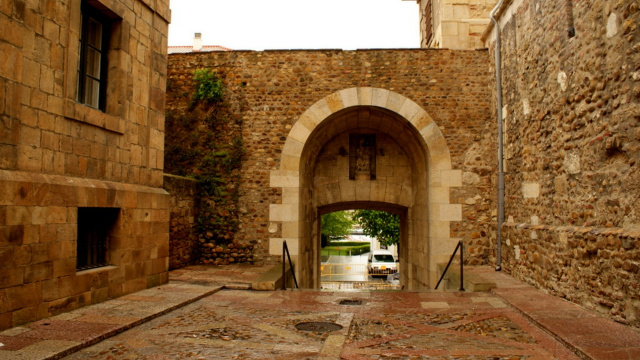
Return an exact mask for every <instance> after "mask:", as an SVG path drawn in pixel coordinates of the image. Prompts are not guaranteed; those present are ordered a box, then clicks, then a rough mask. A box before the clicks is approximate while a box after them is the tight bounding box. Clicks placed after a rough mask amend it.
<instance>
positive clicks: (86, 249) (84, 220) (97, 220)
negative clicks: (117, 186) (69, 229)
mask: <svg viewBox="0 0 640 360" xmlns="http://www.w3.org/2000/svg"><path fill="white" fill-rule="evenodd" d="M119 217H120V208H105V207H79V208H78V223H77V238H76V241H77V244H76V271H85V270H91V269H96V268H101V267H105V266H109V265H110V256H109V251H110V250H111V249H110V244H109V238H110V237H111V236H112V235H113V231H114V229H115V227H116V223H117V222H118V218H119Z"/></svg>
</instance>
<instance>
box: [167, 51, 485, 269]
mask: <svg viewBox="0 0 640 360" xmlns="http://www.w3.org/2000/svg"><path fill="white" fill-rule="evenodd" d="M487 65H488V54H487V52H486V51H459V52H454V51H449V50H428V49H423V50H375V51H374V50H371V51H369V50H367V51H333V50H331V51H328V50H322V51H266V52H253V51H237V52H212V53H202V54H184V55H177V54H174V55H170V56H169V68H168V73H169V81H168V83H169V87H168V90H167V94H168V104H167V109H168V111H176V110H180V111H182V110H184V109H187V108H188V106H189V101H190V99H189V96H185V94H190V93H191V92H192V91H193V85H192V74H193V71H194V70H195V69H198V68H211V69H214V71H215V72H216V73H217V74H218V76H219V77H220V78H221V79H222V82H223V84H224V86H225V88H226V92H225V96H226V98H225V102H226V103H228V104H229V105H228V108H227V110H230V113H229V118H230V119H236V118H238V119H241V121H240V122H239V123H240V124H241V125H239V126H240V130H241V134H242V141H243V147H244V150H245V151H246V153H245V156H244V157H243V161H242V169H241V172H240V177H241V182H240V184H239V186H238V189H239V193H240V194H241V195H240V197H239V200H238V205H237V208H238V209H243V211H239V212H238V219H239V221H240V226H239V231H238V232H237V233H235V234H234V236H233V240H236V241H237V243H238V244H240V245H242V244H246V245H247V246H248V245H252V246H254V248H253V253H254V259H253V260H254V261H274V260H276V258H275V257H271V256H270V255H269V239H270V238H275V239H277V238H281V237H283V236H284V235H283V234H282V232H283V229H288V228H290V227H291V224H289V223H282V222H281V219H282V216H285V217H286V218H289V217H291V216H293V217H297V216H298V212H297V210H296V211H295V214H294V215H291V214H290V211H289V210H291V209H294V208H295V209H297V205H298V204H297V203H295V204H293V203H290V202H289V201H290V200H289V199H291V198H293V196H291V195H289V196H285V193H284V192H285V191H290V190H292V189H295V191H298V190H297V186H299V183H298V182H297V181H292V179H297V178H298V176H300V175H301V174H300V175H299V174H298V171H299V170H300V168H301V166H300V161H301V159H300V156H299V155H298V154H299V152H300V151H302V148H301V146H302V144H303V143H302V141H305V140H306V139H308V138H309V136H310V133H311V132H312V131H319V130H317V129H316V127H317V126H318V124H319V122H320V121H321V120H323V119H322V118H321V117H322V116H326V115H327V114H329V113H330V111H332V110H331V109H336V108H339V107H340V105H341V104H342V106H353V105H355V104H358V103H359V101H363V103H367V104H368V103H370V104H372V105H374V106H376V105H378V106H386V107H388V108H393V109H396V110H397V111H398V112H399V113H402V114H404V115H405V116H407V117H409V118H412V117H415V116H416V114H417V113H418V110H419V108H422V109H423V110H424V111H426V113H427V114H428V115H429V117H424V118H419V119H418V118H416V119H413V118H412V119H413V121H415V123H416V124H422V125H424V126H426V125H429V124H431V127H430V128H429V129H430V130H433V129H441V130H442V133H443V135H444V140H445V141H442V143H443V145H446V146H447V147H448V150H449V152H450V154H448V153H445V152H444V151H442V154H440V153H439V154H436V155H437V156H442V158H444V157H445V155H447V156H449V155H450V157H451V162H452V169H453V172H451V173H447V174H448V175H447V176H445V177H446V179H444V178H443V177H441V178H439V181H449V182H451V184H449V183H447V185H448V186H449V185H451V186H458V185H463V186H462V187H459V188H455V190H449V192H450V194H444V195H442V198H443V199H447V200H448V199H449V198H450V199H452V201H451V202H452V203H453V205H454V207H451V209H454V210H456V211H457V212H456V214H455V215H456V216H455V217H453V218H455V219H456V220H459V215H458V214H459V213H460V211H459V208H460V207H462V212H463V213H467V214H469V216H468V217H467V218H466V219H465V220H464V221H462V222H455V223H452V226H451V229H450V231H447V232H448V233H449V235H450V236H451V237H459V238H462V239H464V241H466V242H469V245H470V244H471V243H473V245H474V246H473V249H474V252H473V253H469V261H470V262H472V263H476V264H480V263H483V262H484V261H485V260H484V259H485V256H486V255H487V252H488V249H489V239H490V236H489V235H488V234H489V228H490V222H491V220H492V215H491V210H490V209H492V208H493V207H494V206H493V203H494V200H493V195H491V190H490V186H491V168H492V165H491V164H492V156H493V154H494V150H495V149H492V148H483V147H479V146H478V145H477V142H478V141H479V140H480V139H483V138H484V137H485V136H486V137H487V139H488V136H489V133H490V132H491V129H492V128H493V127H494V126H495V124H494V123H493V122H491V121H488V118H489V115H490V111H489V104H490V99H489V98H488V97H487V95H488V81H489V78H488V75H489V73H488V67H487ZM451 74H456V76H451ZM454 94H455V96H454ZM338 95H340V96H339V97H338ZM322 99H325V100H322ZM407 99H409V100H411V101H408V100H407ZM316 103H318V104H316ZM314 104H316V105H315V106H313V105H314ZM225 106H226V105H225ZM307 110H309V112H306V111H307ZM225 111H226V110H225ZM305 112H306V113H305ZM303 113H305V115H303ZM374 113H375V112H374ZM350 114H352V115H353V114H357V112H355V111H354V112H353V113H350ZM348 115H349V114H347V115H345V116H346V117H345V118H344V121H342V118H340V121H335V122H333V123H332V125H331V126H335V127H338V128H339V129H340V130H342V133H348V132H349V130H350V129H353V128H356V127H357V126H359V124H360V123H359V121H360V120H358V118H357V117H356V118H355V119H350V118H348ZM367 119H368V120H366V121H368V124H371V127H372V128H373V127H374V126H380V130H381V132H391V134H393V135H396V134H399V133H402V132H404V133H409V132H408V131H407V130H408V129H405V128H403V127H402V126H399V125H398V124H399V122H397V123H394V122H391V121H389V122H386V123H385V124H382V121H381V119H378V120H376V119H375V116H374V117H368V118H367ZM407 120H411V119H407ZM376 121H377V123H376ZM391 125H393V126H396V127H395V128H393V129H391V128H390V127H389V126H391ZM385 126H386V128H385ZM314 129H315V130H314ZM234 131H237V129H236V128H234V127H232V126H229V127H228V130H227V131H223V132H221V133H219V134H217V136H218V138H219V139H220V140H219V141H221V142H227V141H229V139H230V134H232V133H233V132H234ZM331 131H333V129H332V130H331ZM329 132H330V131H329ZM369 132H371V130H370V131H369ZM336 133H339V132H336ZM434 133H435V132H434ZM403 136H404V138H410V137H409V136H406V134H405V135H403ZM287 137H291V138H292V139H293V140H295V141H290V142H289V143H291V144H293V145H296V146H297V147H296V148H293V146H292V148H285V146H284V144H285V142H286V140H287ZM329 140H330V139H326V141H327V144H328V147H327V148H326V150H327V156H326V159H325V158H322V159H323V160H322V161H321V168H318V169H316V173H317V174H319V175H323V174H324V175H327V174H329V175H331V176H334V175H333V172H335V171H338V169H343V170H344V169H348V166H346V167H345V165H346V163H342V162H341V161H342V160H344V161H347V160H348V157H347V156H344V154H343V155H342V156H341V155H340V153H341V150H340V147H341V146H342V147H343V148H345V149H344V151H343V152H348V149H347V148H348V147H346V145H347V144H348V142H344V141H342V140H340V139H336V140H335V141H333V142H329ZM383 141H384V140H383ZM388 144H389V149H390V153H389V154H386V153H385V155H380V154H378V155H379V156H380V157H379V159H381V160H380V161H387V162H388V165H389V166H386V165H385V166H383V167H381V168H380V169H379V170H380V171H382V173H381V174H380V178H379V180H376V183H375V184H372V185H371V187H368V186H367V187H356V186H353V184H349V183H347V182H348V181H342V179H341V180H340V181H333V182H331V181H328V180H327V179H324V180H327V183H322V181H323V178H321V177H318V178H317V181H319V183H318V184H317V185H322V186H323V189H324V191H322V192H321V194H317V196H318V197H321V198H322V199H323V200H322V201H326V202H327V203H330V202H332V199H335V198H348V197H349V196H351V195H353V196H352V198H354V199H355V198H356V197H358V198H362V197H367V198H368V199H371V198H375V199H388V200H393V201H398V202H400V201H405V202H407V203H410V202H411V201H414V200H415V199H413V198H412V196H411V194H412V193H411V190H412V189H411V187H407V186H405V184H404V182H403V181H400V180H401V178H406V179H409V178H410V174H412V173H411V171H409V169H410V167H409V166H407V156H406V155H405V154H402V152H401V151H399V150H397V145H392V144H391V142H388ZM334 145H335V146H334ZM400 145H404V144H400ZM171 146H173V144H171V143H170V140H168V141H167V148H170V147H171ZM332 146H334V147H332ZM318 150H321V149H320V148H318ZM385 150H386V145H385ZM334 165H335V166H334ZM382 165H383V164H381V166H382ZM172 166H173V165H170V164H167V168H171V167H172ZM414 166H415V165H414ZM277 170H285V171H282V172H277ZM290 172H291V173H292V174H293V175H295V176H289V175H290V174H289V173H290ZM272 174H276V175H272ZM462 174H465V175H462ZM454 175H456V176H454ZM389 178H395V180H394V181H388V180H389ZM335 179H337V178H334V180H335ZM465 179H466V180H465ZM320 183H322V184H320ZM380 185H383V186H380ZM272 186H273V187H272ZM289 187H291V188H289ZM285 188H286V189H285ZM387 189H391V190H392V191H387ZM319 193H320V192H319ZM467 198H477V200H476V203H475V204H473V205H469V204H464V205H462V204H463V203H464V199H467ZM420 200H421V201H424V200H422V199H420ZM270 208H271V209H273V213H270ZM272 216H275V218H278V219H280V220H275V218H274V217H272ZM294 223H295V224H296V227H297V222H294ZM274 224H275V226H274ZM470 229H477V231H478V233H479V234H481V236H480V237H478V238H475V239H471V238H470V231H469V230H470ZM289 235H290V234H289V233H288V234H287V237H288V236H289ZM214 249H215V247H214ZM212 259H213V260H214V261H215V258H212Z"/></svg>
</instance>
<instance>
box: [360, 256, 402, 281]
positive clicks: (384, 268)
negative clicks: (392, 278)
mask: <svg viewBox="0 0 640 360" xmlns="http://www.w3.org/2000/svg"><path fill="white" fill-rule="evenodd" d="M367 270H368V271H369V275H371V276H387V275H389V274H395V273H397V272H398V264H397V263H396V259H395V258H394V256H393V254H392V253H391V251H389V250H371V252H370V253H369V258H368V260H367Z"/></svg>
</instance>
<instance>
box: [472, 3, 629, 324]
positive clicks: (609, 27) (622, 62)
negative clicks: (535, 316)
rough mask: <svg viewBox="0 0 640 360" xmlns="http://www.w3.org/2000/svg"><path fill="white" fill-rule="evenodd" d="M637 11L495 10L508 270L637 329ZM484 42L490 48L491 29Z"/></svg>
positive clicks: (516, 6) (596, 6)
mask: <svg viewBox="0 0 640 360" xmlns="http://www.w3.org/2000/svg"><path fill="white" fill-rule="evenodd" d="M639 9H640V2H639V1H637V0H613V1H601V0H595V1H588V2H585V1H572V0H568V1H544V0H517V1H505V2H504V3H503V6H502V7H501V8H500V9H498V11H497V15H496V17H497V19H498V22H499V24H500V30H501V31H500V33H501V44H502V46H501V49H500V50H501V51H500V53H501V64H500V69H501V70H502V76H501V79H502V85H503V93H502V100H503V107H502V108H501V110H502V119H501V120H502V123H503V128H504V131H505V133H504V137H503V139H504V170H505V192H506V196H505V215H506V219H505V220H507V222H506V224H505V226H504V228H503V231H504V234H503V235H504V236H503V239H502V255H503V262H502V264H503V268H504V269H505V270H506V271H508V272H510V273H511V274H513V275H514V276H515V277H517V278H520V279H523V280H525V281H527V282H529V283H531V284H534V285H536V286H538V287H540V288H542V289H545V290H547V291H549V292H550V293H553V294H555V295H558V296H561V297H564V298H567V299H569V300H571V301H574V302H577V303H579V304H582V305H585V306H587V307H589V308H592V309H596V310H598V311H600V312H602V313H604V314H607V315H609V316H611V317H612V318H614V319H615V320H617V321H620V322H623V323H627V324H631V325H634V326H636V327H638V326H640V313H639V312H640V285H639V284H640V272H639V269H640V201H639V199H640V186H639V184H640V168H639V166H640V164H639V162H640V29H639V28H638V24H640V10H639ZM483 39H484V41H485V42H486V44H487V46H488V47H491V53H493V50H494V49H495V46H496V41H495V40H496V32H495V29H494V28H493V26H491V27H489V28H488V29H487V30H486V32H485V33H484V36H483ZM492 60H493V57H492ZM494 63H495V61H494ZM494 65H495V64H494Z"/></svg>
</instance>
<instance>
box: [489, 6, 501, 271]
mask: <svg viewBox="0 0 640 360" xmlns="http://www.w3.org/2000/svg"><path fill="white" fill-rule="evenodd" d="M503 2H504V0H500V1H498V4H496V7H495V8H493V10H491V13H490V14H489V17H490V18H491V21H492V22H493V27H494V28H495V30H496V54H495V56H496V59H495V62H496V93H497V94H496V103H497V106H498V232H497V240H496V242H497V243H496V271H500V270H502V223H503V222H504V164H503V161H504V160H503V140H502V137H503V135H502V56H501V54H500V50H501V41H500V24H499V23H498V21H497V20H496V18H495V15H496V13H497V12H498V10H499V9H500V7H501V6H502V3H503Z"/></svg>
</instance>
